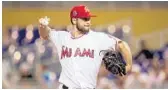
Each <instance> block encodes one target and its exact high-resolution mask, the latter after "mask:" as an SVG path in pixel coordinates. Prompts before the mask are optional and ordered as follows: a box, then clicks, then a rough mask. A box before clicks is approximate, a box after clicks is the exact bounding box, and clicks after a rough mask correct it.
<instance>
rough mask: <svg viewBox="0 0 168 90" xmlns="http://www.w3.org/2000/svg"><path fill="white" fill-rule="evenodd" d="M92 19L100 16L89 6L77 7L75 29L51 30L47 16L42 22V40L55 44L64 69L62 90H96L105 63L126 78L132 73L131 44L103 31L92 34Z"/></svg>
mask: <svg viewBox="0 0 168 90" xmlns="http://www.w3.org/2000/svg"><path fill="white" fill-rule="evenodd" d="M91 17H96V16H95V15H92V14H91V13H90V11H89V9H88V8H87V7H86V6H84V5H79V6H74V7H73V8H72V10H71V12H70V21H71V23H72V30H67V31H59V30H56V31H55V30H53V29H51V28H50V27H49V26H48V24H49V18H47V17H44V18H41V19H39V23H40V25H39V33H40V36H41V38H43V39H45V40H50V41H52V42H53V43H54V45H55V46H56V47H57V50H58V55H59V60H60V63H61V66H62V71H61V75H60V78H59V82H60V86H59V88H60V89H73V88H74V89H94V88H96V82H97V75H98V72H99V68H100V66H101V63H102V61H103V63H104V64H105V66H106V69H107V70H108V71H110V72H111V73H112V74H114V75H121V76H124V75H126V74H127V72H129V71H130V70H131V67H132V55H131V52H130V48H129V46H128V44H127V43H126V42H124V41H121V40H120V39H118V38H115V37H113V36H111V35H108V34H105V33H103V32H95V31H92V30H91V29H90V26H91ZM121 56H122V57H123V60H122V58H121ZM123 61H125V63H124V62H123Z"/></svg>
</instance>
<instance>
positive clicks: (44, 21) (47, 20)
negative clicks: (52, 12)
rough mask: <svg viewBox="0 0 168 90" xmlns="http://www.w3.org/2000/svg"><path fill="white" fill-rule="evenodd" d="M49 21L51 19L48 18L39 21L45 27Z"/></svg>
mask: <svg viewBox="0 0 168 90" xmlns="http://www.w3.org/2000/svg"><path fill="white" fill-rule="evenodd" d="M49 21H50V18H48V17H47V16H45V17H44V18H40V19H39V23H40V24H42V25H45V26H46V25H48V24H49Z"/></svg>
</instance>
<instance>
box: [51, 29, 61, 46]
mask: <svg viewBox="0 0 168 90" xmlns="http://www.w3.org/2000/svg"><path fill="white" fill-rule="evenodd" d="M59 39H60V34H59V32H58V31H56V30H54V29H52V30H50V31H49V40H50V41H52V42H53V43H54V44H60V42H59Z"/></svg>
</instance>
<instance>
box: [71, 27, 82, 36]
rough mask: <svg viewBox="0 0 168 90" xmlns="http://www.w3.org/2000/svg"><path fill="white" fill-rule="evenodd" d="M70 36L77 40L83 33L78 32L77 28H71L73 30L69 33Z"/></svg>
mask: <svg viewBox="0 0 168 90" xmlns="http://www.w3.org/2000/svg"><path fill="white" fill-rule="evenodd" d="M71 35H72V37H74V38H78V37H81V36H83V35H84V33H82V32H80V31H79V30H78V29H77V28H73V30H72V31H71Z"/></svg>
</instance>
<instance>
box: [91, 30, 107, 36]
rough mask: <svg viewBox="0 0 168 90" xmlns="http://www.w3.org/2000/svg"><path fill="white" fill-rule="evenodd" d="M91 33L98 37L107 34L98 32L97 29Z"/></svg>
mask: <svg viewBox="0 0 168 90" xmlns="http://www.w3.org/2000/svg"><path fill="white" fill-rule="evenodd" d="M90 33H91V34H92V35H94V36H97V37H103V36H107V34H106V33H105V32H97V31H93V30H91V31H90Z"/></svg>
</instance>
